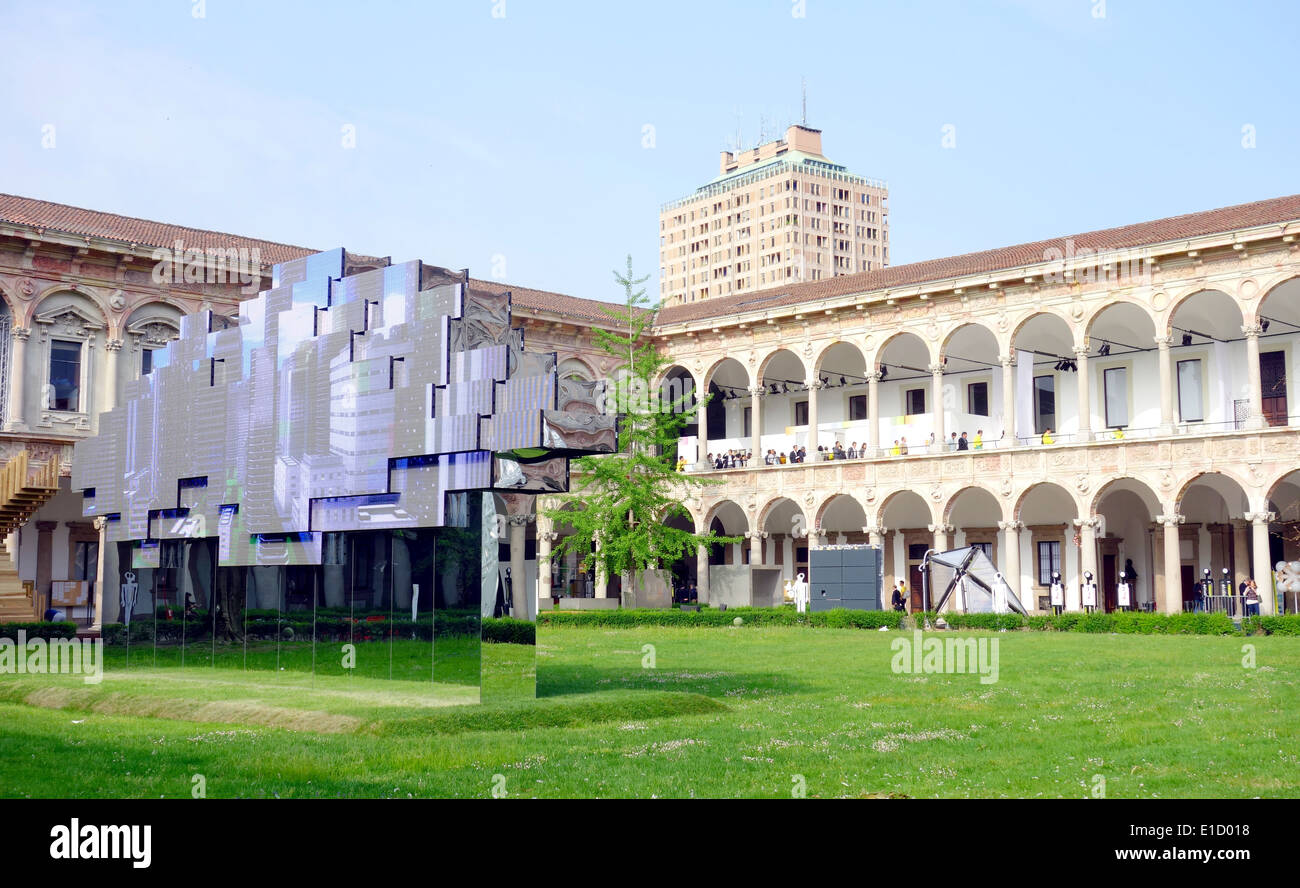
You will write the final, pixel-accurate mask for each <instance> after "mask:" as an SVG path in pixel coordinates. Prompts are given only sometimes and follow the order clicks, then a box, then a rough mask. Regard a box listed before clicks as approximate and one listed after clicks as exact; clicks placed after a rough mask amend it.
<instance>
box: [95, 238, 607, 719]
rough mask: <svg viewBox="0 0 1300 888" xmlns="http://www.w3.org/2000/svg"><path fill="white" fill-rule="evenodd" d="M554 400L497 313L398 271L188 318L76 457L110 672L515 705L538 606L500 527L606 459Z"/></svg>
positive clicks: (498, 306)
mask: <svg viewBox="0 0 1300 888" xmlns="http://www.w3.org/2000/svg"><path fill="white" fill-rule="evenodd" d="M559 386H560V384H559V382H558V380H557V377H556V356H555V354H554V353H533V352H528V351H525V350H524V341H523V332H522V331H521V330H518V329H514V328H512V327H511V319H510V298H509V294H508V293H501V294H497V293H489V292H485V291H479V290H477V289H475V288H473V287H471V283H470V279H469V276H468V273H466V272H452V271H448V270H446V269H443V268H437V267H433V266H428V265H425V264H423V263H421V262H419V261H412V262H406V263H402V264H389V263H388V262H387V260H367V259H361V258H358V257H354V256H352V255H351V254H348V253H346V252H345V251H344V250H342V249H338V250H332V251H329V252H325V253H319V254H316V255H313V256H309V257H306V258H304V259H300V260H296V261H294V262H290V263H285V264H282V265H277V266H276V267H275V269H274V272H273V285H272V288H271V289H270V290H268V291H265V292H263V293H261V294H260V295H258V296H257V297H255V298H253V299H250V300H248V301H246V302H243V303H241V304H240V306H239V314H238V316H237V317H225V316H222V315H219V314H215V313H213V312H211V311H207V312H202V313H200V314H197V315H191V316H189V317H186V318H185V319H184V321H183V323H182V329H181V336H180V338H179V339H178V340H176V341H174V342H172V343H171V344H170V345H169V346H168V347H167V348H166V349H164V350H163V351H161V352H155V353H154V360H153V367H152V371H151V372H150V373H148V374H146V375H143V376H142V377H141V378H140V379H139V380H136V381H135V382H133V383H131V384H130V385H129V386H127V387H126V390H125V391H124V393H123V395H124V396H123V398H122V405H121V406H119V407H117V408H116V409H114V410H112V411H111V412H109V413H106V414H104V415H103V416H101V418H100V425H99V429H100V431H99V434H98V436H96V437H95V438H92V439H88V440H86V441H83V442H81V443H79V444H78V445H77V448H76V454H75V464H74V471H73V486H74V488H75V489H79V490H81V491H82V492H83V498H84V500H83V502H84V505H83V511H84V513H85V514H86V515H87V516H94V517H100V518H103V519H104V521H105V527H106V531H105V533H106V541H107V543H108V544H109V545H110V546H111V547H113V551H112V555H113V557H112V558H106V559H105V562H106V565H109V564H111V565H112V571H111V573H112V576H108V575H107V574H108V573H109V569H108V567H106V577H105V579H106V580H108V581H109V582H107V583H106V593H105V594H113V592H111V591H109V590H112V589H113V588H114V586H116V587H117V592H116V594H117V596H118V600H117V601H116V602H114V604H115V605H116V606H117V607H116V610H117V611H118V612H119V613H120V624H118V625H114V626H112V627H106V630H105V635H106V638H107V639H108V641H109V642H110V643H111V644H115V645H116V644H121V645H123V646H124V648H125V655H124V656H123V657H122V659H121V662H122V664H123V666H124V668H127V669H164V668H181V669H196V668H201V669H210V670H212V674H213V675H218V674H219V673H220V672H221V671H223V670H263V671H264V672H265V678H266V680H267V681H268V682H269V683H270V684H271V685H278V684H283V685H286V686H293V685H295V684H298V685H302V686H303V687H310V688H333V687H346V688H350V689H352V690H354V691H362V692H365V691H366V690H368V689H373V690H374V691H375V693H377V694H379V693H389V694H392V693H395V692H401V693H410V694H418V695H421V698H422V699H425V698H430V699H435V700H437V701H439V702H446V703H459V702H474V701H478V700H484V701H495V700H500V699H511V698H518V697H532V696H534V695H535V693H536V660H535V657H534V631H533V618H534V617H535V613H534V612H533V610H535V606H536V605H535V601H536V597H535V596H534V595H529V594H526V593H525V592H524V590H523V587H522V583H519V582H517V581H515V580H514V579H513V578H509V579H508V578H507V571H506V570H505V569H504V566H503V564H502V559H501V557H500V546H501V545H502V544H504V543H506V542H507V539H508V535H507V533H506V531H505V528H506V524H507V522H508V520H509V518H510V517H511V515H513V514H522V513H523V512H524V511H526V509H525V510H521V508H520V501H521V498H524V497H528V496H530V495H533V494H535V493H542V492H545V493H555V492H562V491H564V490H567V489H568V479H569V465H568V461H569V458H570V457H572V456H575V455H580V454H586V453H609V452H612V451H613V450H614V449H615V447H616V443H617V429H616V418H615V417H613V416H607V415H604V414H603V412H602V411H601V410H600V403H599V401H600V398H601V395H602V392H601V390H600V389H599V387H598V386H593V387H591V388H590V389H589V390H584V391H583V392H581V393H574V392H567V391H566V392H565V402H564V403H565V405H566V410H564V411H560V410H558V409H556V406H557V403H558V402H557V396H558V392H559ZM575 397H580V398H585V399H586V402H584V403H580V404H579V405H578V407H579V408H581V409H574V407H573V405H574V403H575V402H574V398H575ZM113 579H116V583H113V582H112V580H113ZM530 607H531V608H532V609H533V610H530ZM110 610H112V609H110ZM395 682H397V683H405V684H401V685H398V684H393V683H395Z"/></svg>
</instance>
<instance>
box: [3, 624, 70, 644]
mask: <svg viewBox="0 0 1300 888" xmlns="http://www.w3.org/2000/svg"><path fill="white" fill-rule="evenodd" d="M19 630H22V631H23V632H25V633H27V639H28V640H29V641H30V640H31V639H33V638H44V639H47V640H48V639H51V638H75V637H76V635H77V624H76V623H73V622H70V621H63V622H59V623H44V622H42V623H0V638H8V639H10V640H11V641H13V642H14V643H17V641H18V632H19Z"/></svg>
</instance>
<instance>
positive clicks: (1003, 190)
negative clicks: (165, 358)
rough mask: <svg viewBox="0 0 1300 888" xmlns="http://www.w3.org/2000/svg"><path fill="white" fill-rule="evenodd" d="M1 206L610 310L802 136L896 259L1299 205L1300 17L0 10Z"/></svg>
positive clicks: (150, 6) (1202, 10) (893, 8)
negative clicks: (857, 178) (360, 257)
mask: <svg viewBox="0 0 1300 888" xmlns="http://www.w3.org/2000/svg"><path fill="white" fill-rule="evenodd" d="M0 22H3V32H4V35H5V40H4V42H3V45H4V50H3V52H0V122H2V124H3V125H2V126H0V192H7V193H13V194H20V195H24V196H28V197H36V198H41V199H44V200H51V201H56V202H59V203H67V204H73V205H76V206H81V207H87V208H91V209H97V210H104V211H109V212H116V213H122V214H126V215H131V216H140V217H144V218H148V219H155V220H159V221H164V222H171V223H176V224H182V225H188V226H193V227H197V228H207V229H213V230H218V231H228V232H233V233H236V234H241V235H247V236H251V237H260V238H265V239H268V240H274V241H281V242H285V243H291V244H297V245H301V246H307V247H315V248H319V249H322V250H323V249H329V248H332V247H336V246H345V247H347V248H348V249H349V250H352V251H355V252H359V253H366V254H370V255H380V256H392V257H393V259H394V260H395V261H404V260H407V259H414V258H418V259H423V260H425V261H426V262H429V263H433V264H435V265H443V266H447V267H451V268H466V267H467V268H469V269H470V272H471V274H473V275H474V276H476V277H483V278H498V279H501V280H506V281H509V282H511V283H514V284H518V285H522V286H529V287H534V288H538V289H544V290H555V291H559V292H563V293H569V294H572V295H575V296H582V297H587V298H593V299H605V300H611V301H621V298H622V292H621V290H620V289H619V288H618V287H617V285H616V284H615V283H614V279H613V274H612V271H613V270H614V269H623V268H624V267H625V264H626V257H627V256H628V255H631V257H632V261H633V264H634V268H635V270H636V271H637V273H638V274H648V275H650V281H649V283H648V287H649V292H650V294H651V296H652V297H653V296H655V295H656V294H657V293H658V277H659V256H658V213H659V207H660V205H661V204H663V203H666V202H668V201H671V200H675V199H677V198H680V197H684V196H686V195H687V194H689V193H690V192H692V191H693V190H694V189H695V188H697V187H698V186H700V185H703V184H704V183H705V182H707V181H708V180H710V179H712V178H713V177H714V176H715V175H717V173H718V152H719V151H720V150H724V149H731V148H735V147H736V146H737V144H739V146H740V147H752V146H753V145H755V144H757V142H758V140H759V136H760V126H762V128H763V131H764V132H765V133H766V135H767V137H768V139H769V140H770V139H771V138H772V137H773V136H774V135H776V134H778V133H780V132H782V131H783V130H784V127H785V125H786V124H788V123H792V122H798V120H799V119H800V117H801V114H802V111H801V81H802V82H805V83H806V85H807V123H808V125H809V126H813V127H816V128H818V129H821V130H822V140H823V150H824V152H825V153H826V155H827V156H828V157H829V158H830V159H831V160H833V161H835V162H837V163H840V164H843V165H844V166H846V167H847V168H848V169H849V170H850V171H851V172H854V173H856V174H858V175H862V176H867V177H871V178H877V179H883V180H885V181H887V182H888V183H889V188H890V220H889V221H890V229H891V236H890V239H891V247H892V250H891V260H892V262H893V264H895V265H897V264H902V263H906V262H912V261H918V260H922V259H929V258H935V257H941V256H948V255H955V254H959V253H965V252H970V251H974V250H981V249H989V248H994V247H999V246H1006V245H1009V244H1016V243H1022V242H1026V241H1032V240H1038V239H1042V238H1048V237H1055V236H1060V235H1067V234H1072V233H1078V232H1084V231H1090V230H1094V229H1097V228H1105V227H1110V226H1116V225H1124V224H1129V223H1133V222H1140V221H1145V220H1148V219H1156V218H1161V217H1164V216H1170V215H1176V214H1179V213H1188V212H1195V211H1198V210H1206V209H1212V208H1215V207H1220V206H1227V205H1231V204H1235V203H1243V202H1246V201H1251V200H1260V199H1264V198H1269V197H1277V196H1281V195H1287V194H1293V193H1296V192H1300V164H1298V163H1297V158H1298V157H1300V115H1297V114H1296V108H1297V98H1296V93H1295V81H1294V76H1293V70H1292V66H1291V60H1292V58H1293V55H1294V53H1293V50H1294V44H1295V41H1296V38H1297V36H1300V4H1289V3H1283V2H1279V3H1268V2H1244V3H1233V4H1227V3H1223V2H1214V3H1202V2H1173V0H1169V2H1155V0H1142V2H1138V0H1058V2H1046V0H1044V2H1032V0H987V2H967V3H940V2H912V3H867V2H850V0H844V2H832V0H749V2H739V0H735V2H724V0H708V2H703V0H693V2H692V0H685V2H676V0H655V2H637V0H621V2H563V0H546V2H542V0H456V2H450V0H434V2H425V3H398V2H384V0H370V2H366V3H356V2H348V3H343V2H326V0H318V2H274V3H270V2H236V0H156V2H112V3H109V2H101V3H79V2H60V0H44V2H41V3H27V2H18V0H0Z"/></svg>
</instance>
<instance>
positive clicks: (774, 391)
mask: <svg viewBox="0 0 1300 888" xmlns="http://www.w3.org/2000/svg"><path fill="white" fill-rule="evenodd" d="M772 394H774V395H775V394H777V391H776V383H775V382H774V383H772Z"/></svg>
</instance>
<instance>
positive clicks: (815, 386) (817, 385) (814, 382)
mask: <svg viewBox="0 0 1300 888" xmlns="http://www.w3.org/2000/svg"><path fill="white" fill-rule="evenodd" d="M804 385H806V386H808V391H810V392H815V391H818V390H819V389H821V388H823V387H824V386H823V385H822V381H821V380H820V379H810V380H808V381H806V382H805V383H804Z"/></svg>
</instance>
